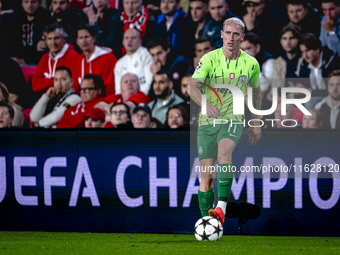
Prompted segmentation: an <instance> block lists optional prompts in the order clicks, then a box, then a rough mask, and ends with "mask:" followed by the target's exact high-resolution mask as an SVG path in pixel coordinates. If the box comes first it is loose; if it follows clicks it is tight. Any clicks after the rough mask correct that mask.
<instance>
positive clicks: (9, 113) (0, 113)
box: [0, 102, 14, 128]
mask: <svg viewBox="0 0 340 255" xmlns="http://www.w3.org/2000/svg"><path fill="white" fill-rule="evenodd" d="M13 118H14V110H13V108H12V106H10V105H8V104H6V103H5V102H0V128H11V127H12V126H13V125H12V121H13Z"/></svg>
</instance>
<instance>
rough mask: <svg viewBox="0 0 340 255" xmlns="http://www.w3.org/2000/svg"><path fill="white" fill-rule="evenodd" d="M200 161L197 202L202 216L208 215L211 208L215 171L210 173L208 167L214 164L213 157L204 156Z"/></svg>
mask: <svg viewBox="0 0 340 255" xmlns="http://www.w3.org/2000/svg"><path fill="white" fill-rule="evenodd" d="M200 163H201V183H200V186H199V188H198V202H199V206H200V210H201V214H202V217H204V216H208V215H209V213H208V211H209V209H211V208H213V204H214V199H215V192H214V180H215V177H216V175H215V172H213V173H211V172H210V171H209V170H208V169H210V166H215V165H216V159H215V158H204V159H201V160H200Z"/></svg>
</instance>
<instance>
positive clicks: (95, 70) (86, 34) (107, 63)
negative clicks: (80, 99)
mask: <svg viewBox="0 0 340 255" xmlns="http://www.w3.org/2000/svg"><path fill="white" fill-rule="evenodd" d="M77 36H78V37H77V44H78V46H79V47H80V49H81V50H82V54H81V55H79V56H78V57H77V58H75V61H74V73H75V83H76V85H75V86H76V88H77V86H79V84H81V83H82V79H83V77H84V75H86V74H96V75H99V76H100V77H101V78H102V79H103V81H104V85H105V87H106V94H107V95H110V94H115V79H114V73H113V70H114V67H115V65H116V62H117V58H116V57H115V56H114V55H113V54H112V49H110V48H107V47H99V46H96V45H95V42H96V31H95V30H94V28H93V27H91V26H89V25H81V26H80V27H79V29H78V32H77Z"/></svg>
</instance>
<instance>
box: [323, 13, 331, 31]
mask: <svg viewBox="0 0 340 255" xmlns="http://www.w3.org/2000/svg"><path fill="white" fill-rule="evenodd" d="M322 25H323V27H324V29H325V30H326V31H327V32H331V31H334V21H333V20H332V19H331V18H330V17H329V16H326V20H325V21H324V22H323V24H322Z"/></svg>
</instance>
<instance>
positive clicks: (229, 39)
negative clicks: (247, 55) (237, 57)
mask: <svg viewBox="0 0 340 255" xmlns="http://www.w3.org/2000/svg"><path fill="white" fill-rule="evenodd" d="M244 36H245V34H244V32H243V30H242V27H240V26H239V25H236V24H232V23H229V24H226V25H225V26H224V28H223V31H221V38H223V47H224V48H226V49H227V50H229V51H235V50H239V49H240V44H241V41H242V40H243V38H244Z"/></svg>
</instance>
